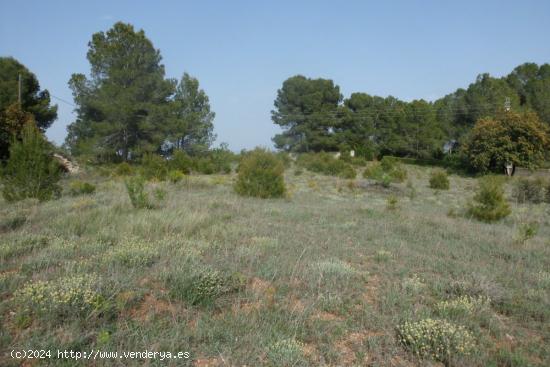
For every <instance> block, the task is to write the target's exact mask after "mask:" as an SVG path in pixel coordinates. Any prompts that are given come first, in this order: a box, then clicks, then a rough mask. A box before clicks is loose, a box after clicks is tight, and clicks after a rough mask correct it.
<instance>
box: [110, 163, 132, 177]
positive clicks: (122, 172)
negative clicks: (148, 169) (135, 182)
mask: <svg viewBox="0 0 550 367" xmlns="http://www.w3.org/2000/svg"><path fill="white" fill-rule="evenodd" d="M133 172H134V170H133V169H132V166H130V164H129V163H128V162H122V163H120V164H118V165H117V166H116V167H115V170H114V173H115V175H117V176H130V175H131V174H133Z"/></svg>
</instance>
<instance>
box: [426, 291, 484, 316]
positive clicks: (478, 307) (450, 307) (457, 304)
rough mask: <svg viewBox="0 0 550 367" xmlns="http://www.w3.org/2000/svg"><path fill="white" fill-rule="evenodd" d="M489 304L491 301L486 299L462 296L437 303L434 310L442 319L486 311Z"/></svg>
mask: <svg viewBox="0 0 550 367" xmlns="http://www.w3.org/2000/svg"><path fill="white" fill-rule="evenodd" d="M490 304H491V300H490V299H489V298H487V297H484V296H476V297H472V296H469V295H464V296H460V297H458V298H455V299H451V300H447V301H441V302H439V303H437V305H436V306H435V308H436V310H437V312H438V313H439V314H440V315H441V316H443V317H462V316H468V315H471V314H474V313H477V312H481V311H483V310H486V309H488V308H489V306H490Z"/></svg>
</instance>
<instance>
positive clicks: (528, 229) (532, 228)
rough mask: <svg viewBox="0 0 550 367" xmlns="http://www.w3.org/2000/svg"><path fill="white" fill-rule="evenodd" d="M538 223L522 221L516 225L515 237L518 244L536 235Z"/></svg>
mask: <svg viewBox="0 0 550 367" xmlns="http://www.w3.org/2000/svg"><path fill="white" fill-rule="evenodd" d="M538 230H539V224H538V223H536V222H530V223H522V224H520V225H519V227H518V233H517V235H516V239H517V241H518V242H519V243H520V244H524V243H525V242H527V241H528V240H530V239H531V238H533V237H535V236H536V235H537V232H538Z"/></svg>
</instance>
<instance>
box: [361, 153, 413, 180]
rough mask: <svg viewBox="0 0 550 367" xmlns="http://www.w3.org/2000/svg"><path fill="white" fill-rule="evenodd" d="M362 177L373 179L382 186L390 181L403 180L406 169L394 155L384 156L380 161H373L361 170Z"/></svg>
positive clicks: (405, 175)
mask: <svg viewBox="0 0 550 367" xmlns="http://www.w3.org/2000/svg"><path fill="white" fill-rule="evenodd" d="M363 177H365V178H369V179H371V180H375V181H377V182H378V183H380V184H381V185H382V186H384V187H389V186H390V184H391V183H392V182H403V181H405V179H406V178H407V170H405V168H403V167H402V166H401V163H399V160H398V159H397V158H394V157H388V156H386V157H384V158H382V160H381V161H380V162H374V163H373V164H371V165H369V166H368V167H367V168H365V171H363Z"/></svg>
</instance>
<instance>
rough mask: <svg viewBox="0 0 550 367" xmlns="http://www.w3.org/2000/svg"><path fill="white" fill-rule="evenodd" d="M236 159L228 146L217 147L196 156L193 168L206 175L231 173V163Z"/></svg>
mask: <svg viewBox="0 0 550 367" xmlns="http://www.w3.org/2000/svg"><path fill="white" fill-rule="evenodd" d="M234 160H235V155H234V154H233V153H232V152H231V151H230V150H229V149H227V147H220V148H215V149H212V150H210V151H208V152H205V153H203V154H202V155H201V156H199V157H196V158H194V159H193V170H195V171H197V172H199V173H202V174H205V175H211V174H214V173H226V174H227V173H231V163H232V162H233V161H234Z"/></svg>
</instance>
